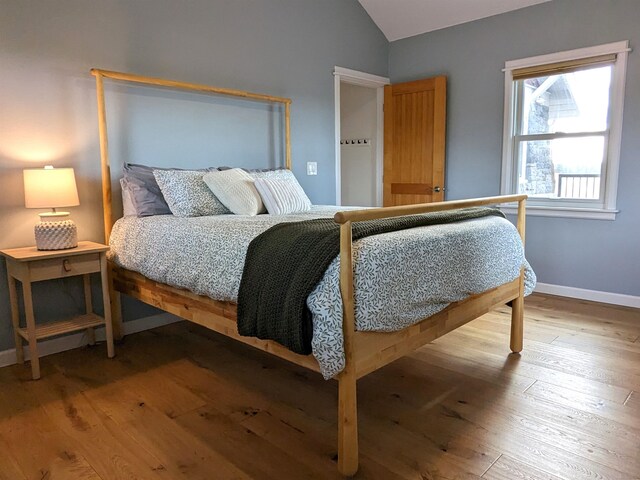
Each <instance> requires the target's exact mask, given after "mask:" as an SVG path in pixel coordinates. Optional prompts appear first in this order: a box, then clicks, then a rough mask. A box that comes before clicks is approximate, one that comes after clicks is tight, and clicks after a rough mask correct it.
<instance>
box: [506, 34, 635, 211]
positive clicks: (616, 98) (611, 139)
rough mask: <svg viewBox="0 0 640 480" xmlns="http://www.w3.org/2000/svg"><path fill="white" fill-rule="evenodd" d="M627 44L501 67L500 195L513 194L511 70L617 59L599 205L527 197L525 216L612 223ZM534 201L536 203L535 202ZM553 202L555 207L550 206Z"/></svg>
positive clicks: (514, 124)
mask: <svg viewBox="0 0 640 480" xmlns="http://www.w3.org/2000/svg"><path fill="white" fill-rule="evenodd" d="M630 51H631V49H630V48H629V41H628V40H625V41H621V42H614V43H608V44H606V45H599V46H595V47H587V48H580V49H577V50H568V51H565V52H559V53H552V54H548V55H539V56H535V57H529V58H523V59H520V60H511V61H508V62H506V63H505V68H504V131H503V140H502V180H501V185H500V191H501V193H502V194H503V195H508V194H513V193H516V192H515V191H514V190H515V189H517V182H515V180H514V179H515V175H516V171H517V158H515V156H514V153H515V152H514V149H515V141H514V138H515V135H516V131H515V130H516V127H517V114H518V112H517V111H516V110H517V105H516V99H517V96H516V84H515V83H514V81H513V71H514V70H516V69H520V68H526V67H534V66H539V65H546V64H551V63H558V62H564V61H570V60H579V59H583V58H590V57H597V56H600V55H609V54H616V55H617V58H616V61H615V63H614V64H613V68H612V76H611V102H610V104H609V125H608V135H607V136H605V142H606V145H605V162H604V163H605V171H604V172H603V174H604V182H603V184H604V186H603V188H604V195H603V198H602V200H603V203H602V205H601V206H600V205H599V206H598V207H597V208H594V206H589V204H588V203H585V204H584V206H581V205H580V204H579V203H576V202H574V201H571V200H567V201H563V200H554V199H535V198H530V199H529V202H528V205H527V213H528V214H531V215H541V216H550V217H571V218H591V219H599V220H615V218H616V213H618V210H616V200H617V196H618V167H619V163H620V143H621V139H622V119H623V110H624V89H625V79H626V69H627V56H628V52H630ZM536 200H538V201H536ZM553 203H555V204H556V205H553ZM503 210H504V211H505V212H506V213H515V212H516V209H515V208H513V207H504V208H503Z"/></svg>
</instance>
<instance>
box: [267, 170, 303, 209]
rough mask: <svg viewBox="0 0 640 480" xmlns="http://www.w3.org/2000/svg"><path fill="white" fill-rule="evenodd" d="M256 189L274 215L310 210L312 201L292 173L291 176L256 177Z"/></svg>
mask: <svg viewBox="0 0 640 480" xmlns="http://www.w3.org/2000/svg"><path fill="white" fill-rule="evenodd" d="M255 185H256V189H257V190H258V192H259V193H260V196H261V197H262V201H263V202H264V205H265V207H267V211H268V212H269V213H270V214H272V215H285V214H288V213H300V212H308V211H309V210H311V201H310V200H309V197H307V195H306V194H305V193H304V190H303V189H302V187H301V186H300V184H299V183H298V180H296V177H294V176H293V174H291V177H290V178H286V179H285V178H256V180H255Z"/></svg>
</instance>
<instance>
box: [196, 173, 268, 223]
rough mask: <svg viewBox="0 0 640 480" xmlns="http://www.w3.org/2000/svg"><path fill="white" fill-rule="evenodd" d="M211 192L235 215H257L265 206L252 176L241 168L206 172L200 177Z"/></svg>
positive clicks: (263, 210) (262, 211)
mask: <svg viewBox="0 0 640 480" xmlns="http://www.w3.org/2000/svg"><path fill="white" fill-rule="evenodd" d="M202 179H203V180H204V183H206V184H207V186H208V187H209V189H210V190H211V191H212V192H213V194H214V195H215V196H216V197H217V198H218V200H220V202H222V204H223V205H224V206H225V207H227V208H228V209H229V210H231V212H233V213H235V214H236V215H257V214H259V213H264V212H265V208H264V204H263V203H262V199H261V198H260V194H259V193H258V191H257V190H256V187H255V185H254V184H253V177H252V176H251V175H249V174H248V173H247V172H245V171H244V170H242V169H241V168H232V169H230V170H224V171H218V172H208V173H205V174H204V176H203V177H202Z"/></svg>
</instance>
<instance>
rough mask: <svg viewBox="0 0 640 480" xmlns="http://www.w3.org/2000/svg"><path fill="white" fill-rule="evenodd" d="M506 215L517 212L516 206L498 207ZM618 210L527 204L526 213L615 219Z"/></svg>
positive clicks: (544, 215)
mask: <svg viewBox="0 0 640 480" xmlns="http://www.w3.org/2000/svg"><path fill="white" fill-rule="evenodd" d="M500 210H502V211H503V212H504V213H506V214H507V215H515V214H517V213H518V208H517V207H500ZM618 212H619V210H605V209H597V208H568V207H555V208H554V207H542V206H538V205H531V204H527V215H531V216H533V217H556V218H582V219H588V220H615V219H616V214H617V213H618Z"/></svg>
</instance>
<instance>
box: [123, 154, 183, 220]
mask: <svg viewBox="0 0 640 480" xmlns="http://www.w3.org/2000/svg"><path fill="white" fill-rule="evenodd" d="M124 182H125V183H126V185H127V189H128V191H129V196H130V198H131V203H132V206H133V209H134V211H135V215H137V216H139V217H148V216H150V215H169V214H170V213H171V210H170V209H169V205H167V202H166V201H165V200H164V197H163V196H162V192H161V191H160V187H159V186H158V183H157V182H156V179H155V177H154V176H153V168H152V167H147V166H145V165H135V164H132V163H125V164H124Z"/></svg>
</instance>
